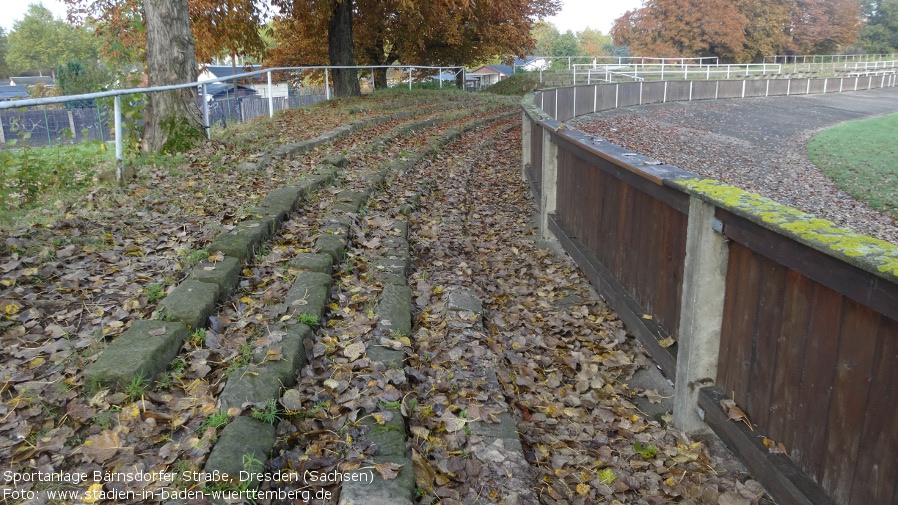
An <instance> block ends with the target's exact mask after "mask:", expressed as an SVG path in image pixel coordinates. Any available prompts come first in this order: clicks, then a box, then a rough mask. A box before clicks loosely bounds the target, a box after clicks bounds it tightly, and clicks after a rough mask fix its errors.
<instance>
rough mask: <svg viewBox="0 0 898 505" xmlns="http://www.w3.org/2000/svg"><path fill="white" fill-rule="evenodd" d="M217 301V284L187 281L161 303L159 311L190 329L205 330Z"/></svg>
mask: <svg viewBox="0 0 898 505" xmlns="http://www.w3.org/2000/svg"><path fill="white" fill-rule="evenodd" d="M217 301H218V285H217V284H212V283H208V282H200V281H195V280H186V281H184V282H182V283H181V284H179V285H178V287H176V288H175V289H174V290H173V291H172V292H171V293H169V294H168V295H167V296H166V297H165V298H163V299H162V301H161V302H159V309H160V310H161V311H162V312H163V314H165V316H166V317H167V318H169V319H173V320H175V321H180V322H182V323H184V324H186V325H187V327H188V328H189V329H196V328H205V327H206V324H207V322H208V321H209V316H211V315H212V314H213V313H214V312H215V303H216V302H217Z"/></svg>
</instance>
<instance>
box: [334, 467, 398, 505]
mask: <svg viewBox="0 0 898 505" xmlns="http://www.w3.org/2000/svg"><path fill="white" fill-rule="evenodd" d="M387 462H389V463H395V464H398V465H402V471H401V472H400V473H399V476H397V477H396V478H395V479H391V480H384V479H383V478H381V476H380V475H379V474H378V473H377V472H372V473H371V475H373V478H374V481H373V482H371V483H368V482H352V481H348V482H344V483H343V490H342V491H341V492H340V501H339V502H338V503H339V505H411V503H412V500H413V499H414V497H415V472H414V469H413V465H412V462H411V460H409V459H408V458H404V457H397V456H375V457H374V463H375V464H381V463H387Z"/></svg>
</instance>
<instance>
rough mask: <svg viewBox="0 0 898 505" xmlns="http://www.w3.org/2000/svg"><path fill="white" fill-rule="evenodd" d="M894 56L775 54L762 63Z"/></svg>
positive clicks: (827, 61) (889, 57)
mask: <svg viewBox="0 0 898 505" xmlns="http://www.w3.org/2000/svg"><path fill="white" fill-rule="evenodd" d="M896 56H898V55H896V54H894V53H893V54H776V55H770V56H764V63H782V64H786V65H788V64H790V63H801V64H805V63H847V62H863V61H876V60H886V59H894V58H895V57H896Z"/></svg>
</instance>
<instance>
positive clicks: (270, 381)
mask: <svg viewBox="0 0 898 505" xmlns="http://www.w3.org/2000/svg"><path fill="white" fill-rule="evenodd" d="M283 371H284V367H277V366H269V363H263V364H261V365H248V366H245V367H241V368H238V369H237V370H234V371H232V372H231V373H230V374H228V382H227V383H226V384H225V387H224V390H222V392H221V394H220V395H219V397H218V401H219V405H220V407H219V410H222V411H225V412H227V411H228V410H229V409H232V408H235V407H236V408H241V407H242V406H243V405H244V404H246V403H258V402H264V401H268V400H270V399H272V398H274V399H277V398H280V396H281V388H282V387H285V386H286V385H285V384H284V383H285V382H289V381H290V376H289V375H288V376H287V377H284V376H283V375H281V373H282V372H283ZM290 375H292V374H290ZM294 382H295V381H294Z"/></svg>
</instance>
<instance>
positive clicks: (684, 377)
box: [673, 196, 729, 433]
mask: <svg viewBox="0 0 898 505" xmlns="http://www.w3.org/2000/svg"><path fill="white" fill-rule="evenodd" d="M714 209H715V207H714V206H713V205H711V204H709V203H705V202H704V201H703V200H701V199H699V198H697V197H694V196H693V197H691V198H690V200H689V221H688V224H687V227H686V261H685V265H684V268H683V296H682V301H681V305H680V326H679V331H678V335H679V341H678V342H677V382H676V384H675V385H674V413H673V416H674V419H673V421H674V425H675V426H677V427H678V428H679V429H681V430H683V431H684V432H686V433H710V428H709V427H708V426H707V425H706V424H705V423H704V422H703V419H704V413H703V412H701V411H700V410H699V409H698V390H699V387H698V386H697V385H699V384H706V385H707V384H710V383H713V382H714V381H716V379H717V361H718V354H719V353H720V329H721V325H722V323H723V307H724V292H725V290H726V273H727V260H728V258H729V248H728V247H727V239H726V237H724V236H723V235H721V234H720V233H719V232H718V230H719V229H720V228H719V221H717V219H716V218H715V217H714Z"/></svg>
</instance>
